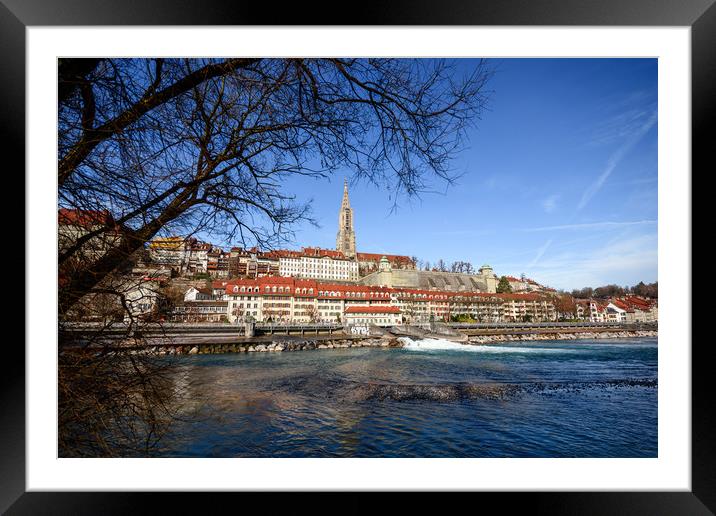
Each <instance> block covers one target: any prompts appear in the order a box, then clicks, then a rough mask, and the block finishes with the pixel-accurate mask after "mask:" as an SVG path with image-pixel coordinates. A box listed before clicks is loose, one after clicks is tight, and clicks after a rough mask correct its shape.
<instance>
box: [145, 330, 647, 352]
mask: <svg viewBox="0 0 716 516" xmlns="http://www.w3.org/2000/svg"><path fill="white" fill-rule="evenodd" d="M640 337H658V332H657V331H654V330H634V331H629V330H622V331H600V332H554V333H521V334H502V335H478V336H470V337H469V340H468V341H467V342H464V343H462V345H464V346H470V345H480V344H491V343H499V342H515V341H545V340H581V339H624V338H640ZM405 338H406V337H396V336H394V335H390V334H387V335H384V336H381V337H360V338H359V337H356V336H343V337H340V336H333V337H331V338H326V337H322V338H321V337H319V338H316V337H313V338H302V337H295V336H285V335H276V336H273V337H272V338H271V339H267V338H266V337H264V338H261V339H254V340H252V339H242V341H240V342H237V341H234V342H206V343H201V344H181V343H177V342H173V343H172V342H171V341H170V342H166V343H162V344H161V345H149V346H144V347H143V349H144V350H147V351H150V352H154V353H158V354H165V355H184V354H187V355H196V354H218V353H270V352H283V351H311V350H317V349H348V348H386V349H389V348H402V347H404V346H405V341H404V340H403V339H405ZM408 338H409V337H408ZM425 338H432V339H441V338H442V337H441V336H440V335H425ZM137 351H138V352H139V351H140V350H137Z"/></svg>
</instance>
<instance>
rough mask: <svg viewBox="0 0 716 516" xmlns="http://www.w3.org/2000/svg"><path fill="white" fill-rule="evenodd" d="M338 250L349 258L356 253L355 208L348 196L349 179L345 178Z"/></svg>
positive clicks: (337, 237)
mask: <svg viewBox="0 0 716 516" xmlns="http://www.w3.org/2000/svg"><path fill="white" fill-rule="evenodd" d="M336 250H337V251H341V252H342V253H343V254H345V255H346V256H347V257H349V258H353V257H355V255H356V234H355V231H354V230H353V209H352V208H351V202H350V199H349V198H348V180H347V179H344V180H343V200H342V201H341V209H340V211H339V212H338V234H337V235H336Z"/></svg>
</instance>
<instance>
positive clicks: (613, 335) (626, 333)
mask: <svg viewBox="0 0 716 516" xmlns="http://www.w3.org/2000/svg"><path fill="white" fill-rule="evenodd" d="M658 335H659V332H658V331H655V330H631V331H630V330H623V331H584V332H565V333H561V332H555V333H526V334H514V335H473V336H471V337H470V343H471V344H487V343H491V342H511V341H529V340H578V339H625V338H635V337H658Z"/></svg>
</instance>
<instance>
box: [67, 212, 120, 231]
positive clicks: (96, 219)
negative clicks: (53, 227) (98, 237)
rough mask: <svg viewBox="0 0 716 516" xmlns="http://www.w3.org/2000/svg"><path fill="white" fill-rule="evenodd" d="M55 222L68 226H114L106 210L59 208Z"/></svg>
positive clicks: (112, 219) (110, 215)
mask: <svg viewBox="0 0 716 516" xmlns="http://www.w3.org/2000/svg"><path fill="white" fill-rule="evenodd" d="M57 221H58V222H59V223H60V224H64V225H68V226H81V227H85V228H86V227H91V226H114V225H115V223H114V218H113V217H112V214H111V213H110V212H109V211H108V210H101V211H97V210H76V209H68V208H60V209H59V210H58V212H57Z"/></svg>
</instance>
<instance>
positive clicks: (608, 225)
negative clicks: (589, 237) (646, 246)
mask: <svg viewBox="0 0 716 516" xmlns="http://www.w3.org/2000/svg"><path fill="white" fill-rule="evenodd" d="M644 224H656V221H655V220H635V221H629V222H626V221H625V222H611V221H608V222H588V223H585V224H563V225H561V226H542V227H539V228H524V229H523V230H522V231H561V230H575V229H612V228H613V229H619V228H623V227H626V226H642V225H644Z"/></svg>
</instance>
